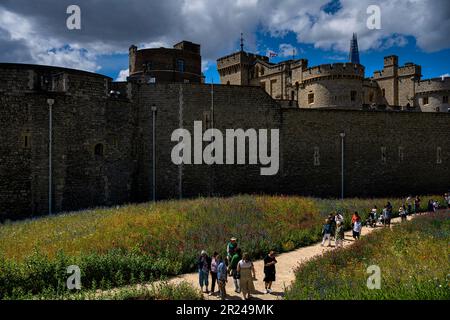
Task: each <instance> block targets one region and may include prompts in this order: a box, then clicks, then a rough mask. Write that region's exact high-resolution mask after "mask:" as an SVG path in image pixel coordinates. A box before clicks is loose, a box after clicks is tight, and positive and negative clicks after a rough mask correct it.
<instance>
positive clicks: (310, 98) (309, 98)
mask: <svg viewBox="0 0 450 320" xmlns="http://www.w3.org/2000/svg"><path fill="white" fill-rule="evenodd" d="M308 104H314V93H310V94H308Z"/></svg>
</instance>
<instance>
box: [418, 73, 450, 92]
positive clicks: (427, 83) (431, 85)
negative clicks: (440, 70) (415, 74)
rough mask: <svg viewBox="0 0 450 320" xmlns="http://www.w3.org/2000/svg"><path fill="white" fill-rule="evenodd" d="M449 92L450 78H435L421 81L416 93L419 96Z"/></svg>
mask: <svg viewBox="0 0 450 320" xmlns="http://www.w3.org/2000/svg"><path fill="white" fill-rule="evenodd" d="M437 91H448V92H450V78H448V77H446V78H444V79H442V78H433V79H425V80H421V81H419V82H418V83H417V85H416V92H417V93H418V94H419V93H421V94H423V93H430V92H437Z"/></svg>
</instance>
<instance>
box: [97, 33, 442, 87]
mask: <svg viewBox="0 0 450 320" xmlns="http://www.w3.org/2000/svg"><path fill="white" fill-rule="evenodd" d="M406 39H407V44H406V45H404V46H394V47H391V48H389V49H385V50H382V49H377V50H375V49H372V50H366V51H362V52H360V58H361V63H362V64H363V65H364V66H365V67H366V77H370V76H372V74H373V72H374V71H376V70H380V69H382V68H383V58H384V57H385V56H389V55H392V54H395V55H398V56H399V63H400V64H401V65H403V64H404V63H406V62H414V63H416V64H419V65H421V66H422V74H423V78H435V77H439V76H441V75H443V74H447V73H450V49H446V50H440V51H437V52H432V53H427V52H424V51H423V50H422V49H420V48H419V47H417V45H416V41H415V38H414V37H407V38H406ZM348 41H349V48H350V39H349V40H348ZM281 44H291V45H292V46H293V47H295V48H296V52H298V53H297V54H296V58H297V59H300V58H305V59H308V63H309V65H310V66H313V65H318V64H324V63H338V62H346V61H347V60H348V53H347V52H341V51H333V50H322V49H317V48H314V45H312V44H300V43H298V42H297V39H296V35H295V34H294V33H289V34H287V35H286V36H284V37H280V38H276V37H271V36H270V35H268V34H264V33H259V34H257V49H256V50H249V51H255V52H258V53H260V54H262V55H266V53H267V50H272V51H274V52H276V53H277V54H279V50H278V49H279V47H280V45H281ZM238 49H239V37H237V40H236V44H235V50H234V51H237V50H238ZM231 51H233V50H231ZM231 51H230V52H228V53H231ZM228 53H226V52H224V55H225V54H228ZM286 59H290V57H275V58H271V61H272V62H274V63H277V62H280V61H283V60H286ZM99 64H100V65H101V66H102V68H101V69H100V70H99V71H98V72H100V73H102V74H105V75H107V76H109V77H111V78H114V79H116V78H117V76H118V74H119V72H120V70H123V69H126V68H127V66H128V55H126V54H117V55H107V56H102V57H101V58H100V59H99ZM205 76H206V81H207V83H211V82H214V83H220V79H219V74H218V72H217V66H216V64H215V63H214V62H211V63H210V64H209V68H208V70H207V71H206V72H205Z"/></svg>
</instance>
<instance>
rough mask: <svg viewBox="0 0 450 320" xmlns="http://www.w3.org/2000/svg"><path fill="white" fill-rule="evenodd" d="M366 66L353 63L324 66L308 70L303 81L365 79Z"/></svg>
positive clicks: (304, 73)
mask: <svg viewBox="0 0 450 320" xmlns="http://www.w3.org/2000/svg"><path fill="white" fill-rule="evenodd" d="M364 72H365V68H364V66H362V65H360V64H351V63H333V64H322V65H318V66H314V67H311V68H308V69H306V70H305V71H304V72H303V81H304V82H311V81H320V80H325V79H364Z"/></svg>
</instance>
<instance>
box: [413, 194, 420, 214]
mask: <svg viewBox="0 0 450 320" xmlns="http://www.w3.org/2000/svg"><path fill="white" fill-rule="evenodd" d="M414 213H419V214H420V198H419V196H416V199H414Z"/></svg>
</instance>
